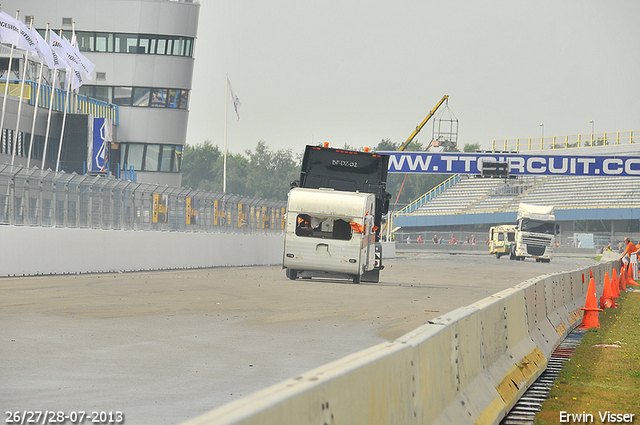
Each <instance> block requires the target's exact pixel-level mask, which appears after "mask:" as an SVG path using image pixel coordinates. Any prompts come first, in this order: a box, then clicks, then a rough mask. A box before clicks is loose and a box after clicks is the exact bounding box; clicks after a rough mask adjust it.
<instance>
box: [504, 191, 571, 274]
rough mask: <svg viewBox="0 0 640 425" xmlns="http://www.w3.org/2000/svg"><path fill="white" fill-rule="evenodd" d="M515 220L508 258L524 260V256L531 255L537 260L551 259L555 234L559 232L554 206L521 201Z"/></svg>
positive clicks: (547, 260)
mask: <svg viewBox="0 0 640 425" xmlns="http://www.w3.org/2000/svg"><path fill="white" fill-rule="evenodd" d="M517 220H518V221H517V223H516V227H515V241H514V242H513V243H512V244H511V251H510V256H509V258H510V259H511V260H524V259H525V257H532V258H535V259H536V261H537V262H545V263H548V262H549V261H551V258H552V257H553V247H554V246H555V244H556V237H555V235H557V234H559V233H560V225H559V224H557V223H556V216H555V212H554V207H553V206H543V205H531V204H525V203H521V204H520V205H519V207H518V218H517Z"/></svg>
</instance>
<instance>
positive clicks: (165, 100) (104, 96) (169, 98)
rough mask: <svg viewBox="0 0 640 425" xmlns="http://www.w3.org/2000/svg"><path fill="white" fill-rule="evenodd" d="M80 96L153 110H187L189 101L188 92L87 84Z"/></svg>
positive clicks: (81, 89) (82, 88) (81, 90)
mask: <svg viewBox="0 0 640 425" xmlns="http://www.w3.org/2000/svg"><path fill="white" fill-rule="evenodd" d="M96 78H97V77H96ZM80 94H83V95H85V96H88V97H91V98H93V99H98V100H102V101H105V102H109V103H113V104H116V105H118V106H137V107H152V108H174V109H187V107H188V100H189V91H188V90H179V89H166V88H148V87H110V86H92V85H88V84H85V85H83V86H82V87H80Z"/></svg>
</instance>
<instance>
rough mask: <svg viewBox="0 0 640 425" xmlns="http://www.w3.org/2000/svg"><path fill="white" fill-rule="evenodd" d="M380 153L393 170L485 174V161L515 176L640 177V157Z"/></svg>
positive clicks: (396, 171)
mask: <svg viewBox="0 0 640 425" xmlns="http://www.w3.org/2000/svg"><path fill="white" fill-rule="evenodd" d="M379 153H383V154H385V155H389V157H390V158H389V172H390V173H435V174H438V173H442V174H482V164H483V163H484V162H502V163H505V162H506V163H508V164H509V174H511V175H554V176H626V177H630V176H640V156H597V155H593V156H588V155H542V154H522V153H496V154H493V153H465V152H453V153H429V152H379Z"/></svg>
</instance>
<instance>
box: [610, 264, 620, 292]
mask: <svg viewBox="0 0 640 425" xmlns="http://www.w3.org/2000/svg"><path fill="white" fill-rule="evenodd" d="M611 291H612V292H613V297H614V298H618V297H620V282H619V281H618V272H617V271H616V268H615V267H614V268H613V271H612V272H611Z"/></svg>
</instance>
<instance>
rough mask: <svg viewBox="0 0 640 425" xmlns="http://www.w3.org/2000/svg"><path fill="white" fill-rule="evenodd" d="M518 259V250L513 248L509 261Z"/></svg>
mask: <svg viewBox="0 0 640 425" xmlns="http://www.w3.org/2000/svg"><path fill="white" fill-rule="evenodd" d="M515 259H516V249H515V246H513V245H512V246H511V250H510V252H509V260H515Z"/></svg>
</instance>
